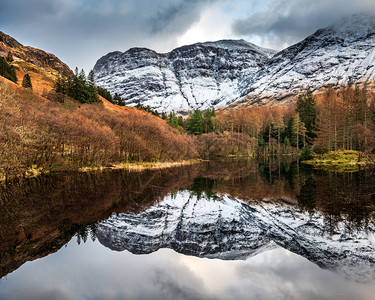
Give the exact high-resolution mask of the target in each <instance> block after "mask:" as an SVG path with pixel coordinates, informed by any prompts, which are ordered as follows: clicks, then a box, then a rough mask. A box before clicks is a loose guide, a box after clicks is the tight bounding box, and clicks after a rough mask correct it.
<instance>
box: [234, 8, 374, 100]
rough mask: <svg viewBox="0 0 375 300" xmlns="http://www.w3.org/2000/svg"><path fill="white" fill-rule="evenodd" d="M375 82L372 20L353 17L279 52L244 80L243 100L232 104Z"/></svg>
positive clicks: (291, 98) (292, 96)
mask: <svg viewBox="0 0 375 300" xmlns="http://www.w3.org/2000/svg"><path fill="white" fill-rule="evenodd" d="M374 78H375V17H374V16H369V15H365V14H357V15H352V16H350V17H347V18H344V19H342V20H341V21H340V22H338V23H336V24H334V25H332V26H330V27H327V28H324V29H320V30H318V31H316V32H315V33H314V34H313V35H311V36H309V37H307V38H306V39H304V40H303V41H301V42H300V43H297V44H295V45H293V46H291V47H289V48H287V49H285V50H283V51H281V52H279V53H277V54H276V55H275V56H273V57H272V58H271V59H270V60H269V61H268V62H267V63H266V64H265V66H264V67H263V68H262V69H261V70H259V71H258V72H257V73H256V74H255V75H254V74H252V75H251V76H247V77H246V78H244V80H242V82H241V85H240V90H241V95H242V96H243V97H244V98H243V99H242V100H240V101H238V102H236V103H235V105H246V106H248V105H254V104H256V105H277V104H287V103H290V102H291V101H293V100H295V97H296V95H298V94H299V93H300V92H301V90H304V89H306V88H307V87H310V88H311V89H312V90H315V91H318V90H320V89H321V88H322V87H324V86H326V85H334V86H340V85H347V84H355V83H361V84H365V83H367V84H372V82H373V80H374Z"/></svg>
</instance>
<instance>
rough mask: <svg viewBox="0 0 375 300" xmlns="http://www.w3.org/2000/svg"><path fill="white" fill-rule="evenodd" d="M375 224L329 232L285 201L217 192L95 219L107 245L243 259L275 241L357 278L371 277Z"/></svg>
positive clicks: (168, 199)
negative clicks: (209, 196)
mask: <svg viewBox="0 0 375 300" xmlns="http://www.w3.org/2000/svg"><path fill="white" fill-rule="evenodd" d="M374 230H375V227H374V225H373V224H370V225H368V228H367V230H366V231H365V230H358V231H356V232H347V230H346V228H345V226H344V222H341V223H338V225H337V226H336V230H335V231H334V232H331V231H330V230H329V229H328V227H327V226H326V224H325V222H324V216H323V215H322V214H321V213H319V212H317V213H315V214H313V215H310V214H308V213H305V212H302V211H301V210H300V209H299V208H298V207H297V206H296V205H295V204H293V203H291V202H288V201H285V200H281V199H280V200H277V201H276V200H274V201H271V200H268V201H255V200H254V201H252V202H249V203H245V202H242V201H240V200H238V199H231V198H230V197H228V196H222V197H221V198H220V199H219V198H217V199H211V200H210V199H206V198H201V199H198V198H197V197H196V196H192V195H191V194H190V193H188V192H180V193H179V194H177V195H174V196H168V197H166V198H165V199H164V200H163V201H162V202H161V203H159V204H158V205H156V206H153V207H151V208H149V209H147V210H145V211H144V212H141V213H139V214H117V215H113V216H112V217H111V218H109V219H107V220H105V221H103V222H101V223H99V225H98V226H97V232H96V235H97V237H98V240H99V241H100V242H101V243H102V244H103V245H105V246H106V247H108V248H110V249H112V250H116V251H122V250H128V251H130V252H132V253H135V254H145V253H151V252H154V251H157V250H158V249H160V248H171V249H174V250H175V251H177V252H180V253H183V254H188V255H194V256H199V257H207V258H219V259H231V260H235V259H244V258H246V257H249V256H251V255H255V254H257V253H259V252H261V251H264V250H265V249H270V248H273V247H276V246H277V245H278V246H280V247H283V248H285V249H288V250H290V251H291V252H294V253H296V254H299V255H302V256H304V257H305V258H307V259H308V260H310V261H312V262H314V263H315V264H317V265H319V266H320V267H322V268H327V269H331V270H335V271H337V272H341V273H344V274H345V275H347V276H349V277H351V278H355V279H357V280H367V279H370V278H373V277H374V265H375V254H374V253H375V251H374V250H375V239H374Z"/></svg>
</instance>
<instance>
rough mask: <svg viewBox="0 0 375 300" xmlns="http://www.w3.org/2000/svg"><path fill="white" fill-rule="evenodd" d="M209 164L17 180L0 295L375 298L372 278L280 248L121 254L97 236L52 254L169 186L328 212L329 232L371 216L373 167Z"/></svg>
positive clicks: (9, 196) (7, 201) (8, 202)
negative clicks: (360, 171)
mask: <svg viewBox="0 0 375 300" xmlns="http://www.w3.org/2000/svg"><path fill="white" fill-rule="evenodd" d="M203 167H204V166H203ZM203 167H202V166H194V167H191V168H190V169H189V170H182V169H181V170H177V169H176V170H170V171H167V172H165V173H162V172H160V174H159V171H157V172H146V173H142V174H139V175H138V174H137V175H136V176H134V175H133V174H127V173H123V172H113V173H98V175H95V174H90V175H85V174H79V176H76V175H70V174H69V175H63V176H61V177H58V178H55V177H51V178H49V177H47V178H45V179H42V180H38V181H36V182H35V184H34V185H35V186H31V188H30V189H25V190H26V191H27V193H26V194H25V195H24V194H23V193H19V191H20V190H21V189H19V188H18V187H17V186H16V187H15V188H14V190H12V189H11V190H8V191H7V193H6V194H3V195H5V196H4V198H1V199H2V203H1V205H2V206H4V210H3V211H8V212H11V214H10V213H9V214H0V216H1V218H0V221H1V234H2V236H0V241H1V243H0V248H1V247H3V249H4V250H2V251H3V252H2V253H1V255H2V256H1V259H2V262H3V264H4V266H5V267H4V268H3V269H2V272H3V273H2V274H4V275H5V274H7V273H9V272H11V273H9V274H8V275H5V276H4V275H2V276H4V277H2V278H1V279H0V299H1V300H5V299H17V300H18V299H31V300H34V299H38V300H39V299H52V300H54V299H56V300H65V299H78V300H79V299H85V300H86V299H89V300H97V299H116V300H117V299H219V300H221V299H236V300H237V299H366V300H367V299H373V295H374V294H375V282H374V280H371V281H369V282H366V283H359V282H355V281H353V280H349V279H347V278H345V277H344V275H343V274H339V273H334V272H332V271H329V270H324V269H321V268H319V267H318V266H317V265H315V264H313V263H312V262H310V261H308V260H307V259H305V258H303V257H301V256H299V255H296V254H293V253H291V252H289V251H288V250H285V249H283V248H276V249H273V250H269V251H264V252H261V253H259V254H258V255H255V256H253V257H250V258H248V259H247V260H245V261H242V260H238V261H223V260H218V259H205V258H198V257H193V256H186V255H183V254H179V253H176V252H174V251H173V250H170V249H160V250H158V251H157V252H154V253H151V254H147V255H135V254H131V253H130V252H128V251H122V252H116V251H111V250H110V249H108V248H106V247H104V246H103V245H101V244H100V243H99V241H98V240H96V241H95V242H93V241H91V240H90V238H89V239H88V241H87V242H86V243H81V244H80V245H78V244H77V238H76V237H74V238H73V239H72V240H71V241H70V242H69V243H68V244H67V246H66V247H62V248H61V249H60V250H59V251H58V252H57V253H54V254H50V255H48V254H49V253H51V252H53V251H55V249H58V248H59V247H61V245H63V244H64V243H65V242H66V241H68V240H69V239H70V237H71V236H72V235H74V234H75V231H74V230H77V226H78V227H79V228H84V227H85V226H86V225H88V224H91V223H92V222H95V221H100V220H103V219H106V218H108V217H109V216H110V215H111V212H114V211H115V212H117V213H126V212H129V211H134V212H136V213H139V212H140V211H142V210H143V209H144V208H146V209H147V207H149V206H150V205H155V204H156V203H157V202H158V201H157V199H159V201H160V199H163V197H165V195H167V194H168V193H169V192H171V191H172V192H173V191H176V190H180V189H183V188H186V187H189V186H190V188H188V190H189V191H190V193H192V194H193V195H195V196H197V197H200V196H201V195H205V196H208V195H214V194H228V195H229V196H230V197H233V198H240V199H242V197H244V196H247V197H249V198H253V199H262V198H268V197H274V198H279V197H281V198H284V197H286V198H288V199H291V201H293V202H294V203H297V204H298V206H299V207H301V208H303V209H304V210H306V211H310V210H311V211H314V210H315V209H317V210H318V211H321V212H323V214H324V216H325V222H327V223H328V224H332V230H334V229H335V224H336V223H337V222H340V220H342V215H344V216H346V218H347V220H349V221H348V222H347V223H346V224H347V227H348V228H347V230H348V231H349V232H350V231H351V230H356V228H357V227H359V228H365V227H366V226H365V225H366V224H367V223H368V222H370V223H371V222H372V211H373V203H374V199H373V198H374V196H371V195H374V194H372V193H373V192H374V177H373V173H370V174H367V175H366V174H364V175H363V176H362V175H356V174H353V175H351V174H348V175H345V174H344V175H337V174H326V173H324V174H323V173H319V172H311V171H309V170H308V171H307V172H304V173H302V172H301V170H300V171H299V170H298V169H296V168H295V167H293V166H291V167H288V168H286V167H284V168H283V169H282V170H281V171H280V169H279V170H278V171H277V172H274V171H273V169H272V172H271V167H269V166H267V167H266V168H265V169H264V171H258V169H257V167H254V168H253V167H252V165H250V163H247V164H244V163H238V164H237V163H235V162H234V163H232V162H231V163H230V164H229V165H216V164H215V166H214V167H212V166H210V165H209V166H207V167H204V168H203ZM201 169H203V170H201ZM275 170H277V169H275ZM228 174H231V175H232V176H231V177H230V176H229V175H228ZM144 183H148V185H145V184H144ZM60 186H61V187H60ZM306 187H310V188H309V189H307V188H306ZM312 187H313V188H314V190H313V193H312V192H311V188H312ZM332 191H335V193H334V195H335V197H333V192H332ZM312 195H313V196H312ZM353 199H354V200H353ZM39 204H40V207H37V205H39ZM89 204H90V205H89ZM143 207H144V208H143ZM62 211H63V212H64V214H62V213H61V212H62ZM8 215H9V216H8ZM364 224H365V225H364ZM360 230H363V229H360ZM56 232H58V233H59V235H57V234H56ZM56 237H57V238H56ZM56 240H57V241H58V242H56V243H55V244H54V241H56ZM13 245H16V247H15V248H14V249H16V251H15V252H13V251H14V250H12V249H13ZM37 247H39V248H37ZM56 247H57V248H56ZM1 249H2V248H1ZM30 249H34V250H30ZM45 255H48V256H45ZM43 256H45V257H43ZM38 257H42V258H39V259H37V258H38ZM33 259H35V260H34V261H31V262H30V261H29V262H26V263H24V264H23V262H25V261H27V260H33ZM21 264H23V265H22V266H21V267H19V268H18V266H19V265H21ZM17 268H18V269H17ZM7 270H9V271H7ZM12 270H16V271H13V272H12Z"/></svg>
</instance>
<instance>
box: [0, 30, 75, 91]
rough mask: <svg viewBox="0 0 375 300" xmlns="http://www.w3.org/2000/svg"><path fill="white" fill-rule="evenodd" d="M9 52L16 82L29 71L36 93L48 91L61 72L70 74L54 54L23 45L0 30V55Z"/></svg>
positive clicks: (68, 69)
mask: <svg viewBox="0 0 375 300" xmlns="http://www.w3.org/2000/svg"><path fill="white" fill-rule="evenodd" d="M9 52H11V53H12V56H13V62H12V65H13V66H15V68H16V74H17V78H18V82H22V78H23V76H24V75H25V74H26V72H27V73H29V75H30V78H31V82H32V84H33V89H34V91H36V92H37V93H38V94H43V93H45V92H49V91H50V90H51V89H52V88H53V85H54V82H55V81H56V79H57V78H58V77H59V76H61V74H65V75H72V74H73V72H72V70H71V69H70V68H69V67H68V66H67V65H66V64H65V63H63V62H62V61H61V60H60V59H59V58H57V57H56V56H55V55H53V54H51V53H48V52H45V51H43V50H40V49H36V48H33V47H30V46H24V45H22V44H21V43H20V42H18V41H17V40H15V39H14V38H12V37H11V36H9V35H7V34H5V33H3V32H1V31H0V56H3V57H7V55H8V53H9Z"/></svg>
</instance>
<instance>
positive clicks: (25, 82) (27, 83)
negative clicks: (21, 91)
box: [22, 73, 33, 89]
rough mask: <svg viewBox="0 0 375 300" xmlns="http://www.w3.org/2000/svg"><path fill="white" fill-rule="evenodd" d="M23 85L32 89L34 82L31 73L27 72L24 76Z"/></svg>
mask: <svg viewBox="0 0 375 300" xmlns="http://www.w3.org/2000/svg"><path fill="white" fill-rule="evenodd" d="M22 87H24V88H27V89H32V88H33V86H32V84H31V79H30V75H29V74H28V73H26V74H25V75H24V76H23V79H22Z"/></svg>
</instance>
